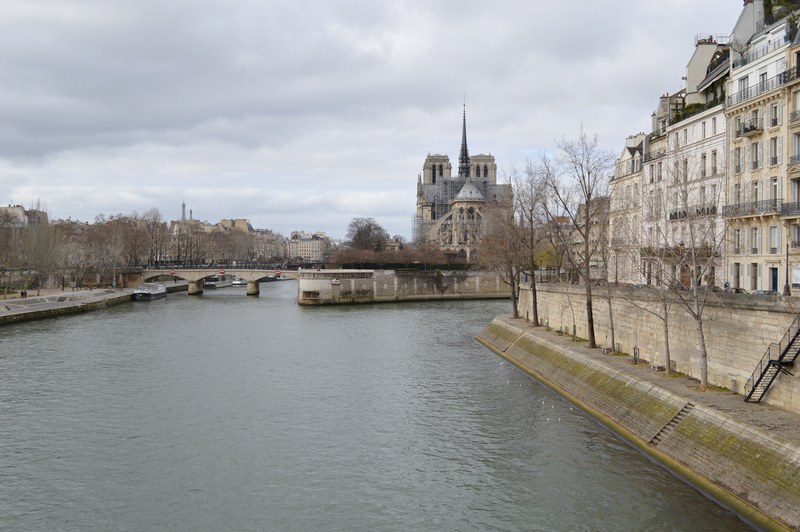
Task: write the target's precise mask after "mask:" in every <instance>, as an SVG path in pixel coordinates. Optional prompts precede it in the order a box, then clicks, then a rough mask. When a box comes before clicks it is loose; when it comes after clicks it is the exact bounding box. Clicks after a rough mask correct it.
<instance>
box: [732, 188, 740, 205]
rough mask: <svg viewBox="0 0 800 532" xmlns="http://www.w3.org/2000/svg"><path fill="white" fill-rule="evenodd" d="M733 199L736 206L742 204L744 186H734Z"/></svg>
mask: <svg viewBox="0 0 800 532" xmlns="http://www.w3.org/2000/svg"><path fill="white" fill-rule="evenodd" d="M733 199H734V200H735V201H736V205H739V204H740V203H741V202H742V185H740V184H738V183H737V184H735V185H734V186H733Z"/></svg>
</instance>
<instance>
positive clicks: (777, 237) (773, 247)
mask: <svg viewBox="0 0 800 532" xmlns="http://www.w3.org/2000/svg"><path fill="white" fill-rule="evenodd" d="M780 247H781V233H780V231H779V228H778V226H777V225H773V226H770V228H769V252H770V254H772V255H776V254H777V253H778V249H779V248H780Z"/></svg>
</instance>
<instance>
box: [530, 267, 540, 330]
mask: <svg viewBox="0 0 800 532" xmlns="http://www.w3.org/2000/svg"><path fill="white" fill-rule="evenodd" d="M531 318H532V321H533V324H534V325H535V326H537V327H538V326H539V305H538V304H537V302H536V269H535V266H533V267H531Z"/></svg>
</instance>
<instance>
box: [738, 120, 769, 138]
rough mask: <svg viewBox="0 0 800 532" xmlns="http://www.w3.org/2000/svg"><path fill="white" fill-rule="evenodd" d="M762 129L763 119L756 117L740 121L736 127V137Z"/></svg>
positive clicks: (746, 135) (748, 134) (755, 132)
mask: <svg viewBox="0 0 800 532" xmlns="http://www.w3.org/2000/svg"><path fill="white" fill-rule="evenodd" d="M763 131H764V121H763V120H762V119H761V118H756V119H754V120H750V121H747V122H742V123H741V124H739V127H738V128H737V129H736V137H748V136H750V135H755V134H757V133H761V132H763Z"/></svg>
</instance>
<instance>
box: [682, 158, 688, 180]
mask: <svg viewBox="0 0 800 532" xmlns="http://www.w3.org/2000/svg"><path fill="white" fill-rule="evenodd" d="M687 179H689V159H684V160H683V182H684V183H686V180H687Z"/></svg>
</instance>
